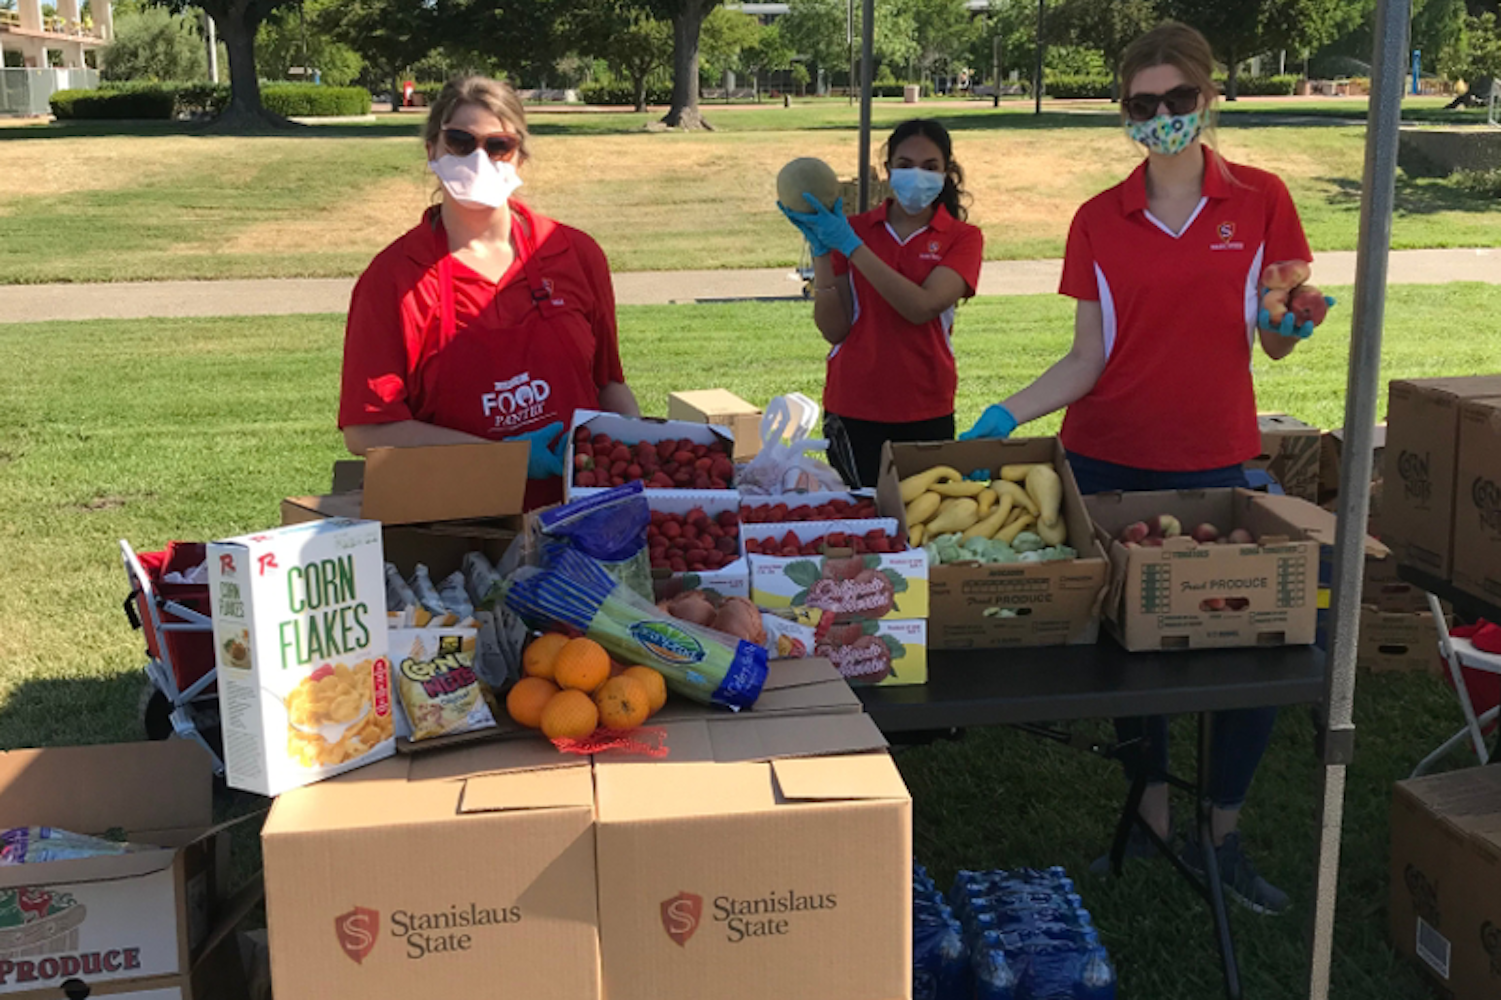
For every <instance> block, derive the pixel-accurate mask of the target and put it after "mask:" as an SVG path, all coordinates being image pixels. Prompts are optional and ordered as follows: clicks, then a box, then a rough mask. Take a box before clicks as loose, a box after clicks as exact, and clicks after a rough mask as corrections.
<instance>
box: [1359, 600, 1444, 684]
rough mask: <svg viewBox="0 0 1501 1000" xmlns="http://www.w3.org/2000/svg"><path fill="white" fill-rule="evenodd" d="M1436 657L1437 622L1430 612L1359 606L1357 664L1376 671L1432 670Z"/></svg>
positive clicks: (1436, 660)
mask: <svg viewBox="0 0 1501 1000" xmlns="http://www.w3.org/2000/svg"><path fill="white" fill-rule="evenodd" d="M1437 658H1438V626H1436V625H1435V624H1434V623H1433V616H1432V615H1431V614H1429V613H1428V612H1426V611H1378V610H1376V609H1375V608H1372V607H1362V608H1361V609H1360V642H1359V643H1358V644H1357V646H1356V650H1355V665H1356V666H1357V667H1362V668H1364V669H1366V670H1370V671H1372V672H1374V673H1394V672H1397V671H1429V672H1432V671H1433V670H1434V669H1435V667H1436V665H1437V663H1438V659H1437Z"/></svg>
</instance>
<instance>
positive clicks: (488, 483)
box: [282, 441, 531, 524]
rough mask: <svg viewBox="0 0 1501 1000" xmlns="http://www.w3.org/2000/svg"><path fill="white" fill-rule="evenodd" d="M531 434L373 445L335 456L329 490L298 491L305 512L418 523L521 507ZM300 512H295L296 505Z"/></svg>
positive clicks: (494, 513)
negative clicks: (362, 453)
mask: <svg viewBox="0 0 1501 1000" xmlns="http://www.w3.org/2000/svg"><path fill="white" fill-rule="evenodd" d="M530 447H531V446H530V445H529V444H527V442H525V441H496V442H484V443H475V444H445V445H425V446H422V447H417V448H371V449H370V453H369V455H368V456H366V458H365V460H364V461H363V462H359V461H349V460H344V461H340V462H336V463H334V485H333V489H332V491H331V493H329V494H327V495H324V496H311V497H294V498H291V499H290V500H289V501H287V502H285V503H283V505H282V516H283V519H284V523H285V518H286V517H287V515H288V508H287V503H291V504H292V505H293V507H294V508H300V509H301V510H302V511H303V512H304V513H303V514H302V515H301V517H302V519H306V518H307V517H310V516H317V517H347V518H350V519H351V520H359V519H364V520H367V521H380V522H381V523H382V524H418V523H422V522H426V521H459V520H470V519H476V518H487V517H502V516H506V515H511V514H519V513H521V511H522V509H523V500H524V497H525V494H526V460H527V455H528V454H529V453H530ZM294 514H295V511H294Z"/></svg>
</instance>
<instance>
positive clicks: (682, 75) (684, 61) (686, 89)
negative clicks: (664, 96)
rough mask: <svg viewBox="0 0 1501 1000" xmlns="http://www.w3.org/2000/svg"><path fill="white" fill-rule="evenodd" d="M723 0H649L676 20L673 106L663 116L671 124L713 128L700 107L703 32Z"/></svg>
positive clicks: (650, 5)
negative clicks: (706, 21) (699, 72)
mask: <svg viewBox="0 0 1501 1000" xmlns="http://www.w3.org/2000/svg"><path fill="white" fill-rule="evenodd" d="M722 2H723V0H645V2H644V3H643V6H645V7H647V8H648V9H650V10H651V12H652V13H653V14H655V15H657V16H658V17H660V18H662V19H664V20H668V21H671V22H672V107H670V108H668V109H667V114H666V115H665V116H664V117H663V118H662V124H664V125H666V126H667V127H668V128H683V129H712V128H713V126H712V125H710V124H709V123H708V122H707V121H706V120H704V116H703V114H702V113H701V112H700V111H699V110H698V59H699V42H700V34H701V32H702V30H703V26H704V21H705V19H707V18H708V16H709V13H710V11H712V10H713V9H714V8H715V7H718V6H719V5H720V4H721V3H722Z"/></svg>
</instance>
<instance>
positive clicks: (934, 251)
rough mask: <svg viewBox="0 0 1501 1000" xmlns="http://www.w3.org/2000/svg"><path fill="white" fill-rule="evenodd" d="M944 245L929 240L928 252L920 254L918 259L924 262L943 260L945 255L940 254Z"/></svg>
mask: <svg viewBox="0 0 1501 1000" xmlns="http://www.w3.org/2000/svg"><path fill="white" fill-rule="evenodd" d="M942 245H943V244H941V243H939V242H938V241H937V240H929V241H928V250H927V252H926V253H922V254H918V257H919V258H920V259H922V260H943V255H942V254H940V253H939V252H938V250H939V248H940V247H941V246H942Z"/></svg>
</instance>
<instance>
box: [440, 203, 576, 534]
mask: <svg viewBox="0 0 1501 1000" xmlns="http://www.w3.org/2000/svg"><path fill="white" fill-rule="evenodd" d="M511 209H512V212H513V213H514V214H513V217H512V220H511V238H512V242H513V244H514V245H515V247H516V252H517V255H518V256H519V257H520V258H521V267H522V270H523V272H524V274H525V276H526V284H527V288H528V289H529V291H530V293H531V304H530V305H529V306H528V307H527V308H526V309H525V310H524V311H523V312H522V313H521V314H520V315H519V316H518V315H503V314H502V311H501V306H500V302H501V299H502V298H504V297H506V296H504V295H503V294H502V291H503V289H502V288H501V287H497V288H496V294H495V297H494V299H493V300H492V302H491V303H490V304H488V305H486V306H485V308H484V309H483V310H481V312H480V314H479V315H478V316H477V317H475V318H474V319H473V320H471V321H470V322H469V324H468V325H467V326H465V327H464V328H463V329H459V328H458V323H457V320H456V318H455V308H454V286H453V268H454V259H453V254H451V253H449V251H448V246H447V236H446V234H445V233H444V232H443V230H442V229H441V228H438V227H435V228H434V239H436V240H439V241H441V242H442V243H443V245H442V246H441V247H440V248H439V251H440V254H441V256H440V257H439V258H438V287H439V301H440V311H441V314H442V316H441V323H442V326H441V338H440V340H439V341H438V343H439V344H440V345H442V346H441V347H440V349H439V350H438V352H437V354H436V355H435V356H434V357H433V359H432V363H434V364H436V366H437V372H436V378H435V379H434V383H435V384H436V385H437V386H438V387H439V390H438V392H437V393H436V400H435V405H434V409H433V423H435V424H437V425H438V426H440V427H448V428H452V429H454V430H459V431H465V432H467V433H469V434H475V435H478V436H480V437H487V438H491V439H493V440H496V441H500V440H505V439H506V438H512V437H515V436H516V435H518V434H525V433H527V432H528V431H535V430H539V429H541V428H543V427H546V426H547V425H548V424H552V423H561V424H562V425H563V429H562V430H561V431H560V433H566V430H567V427H568V424H569V422H570V421H571V420H572V419H573V411H574V410H576V409H597V408H598V406H599V387H598V386H596V385H595V384H594V376H593V356H592V351H591V350H590V349H589V348H588V345H590V344H592V343H593V340H594V333H593V330H592V328H591V326H590V323H589V317H588V316H587V314H585V313H584V312H583V311H582V310H579V309H577V308H570V306H569V304H568V303H567V302H566V301H565V300H564V299H563V298H561V297H558V296H555V295H554V294H553V282H552V281H551V280H550V279H548V278H547V277H544V276H543V274H542V265H541V261H540V260H539V259H538V256H537V246H536V241H535V238H534V233H535V228H536V226H535V222H534V221H533V219H532V218H531V213H530V212H528V211H526V209H524V208H522V207H520V206H518V205H516V204H515V203H512V206H511ZM557 259H559V260H566V259H568V255H567V254H563V255H560V256H559V257H558V258H557ZM512 298H513V301H514V297H512ZM545 443H546V442H534V443H533V447H539V446H541V445H542V444H545ZM562 499H563V480H562V477H560V476H554V477H552V478H550V479H534V480H532V481H530V482H528V483H527V489H526V507H527V509H528V510H531V509H533V508H535V507H541V506H545V505H547V504H553V503H558V502H560V501H561V500H562Z"/></svg>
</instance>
